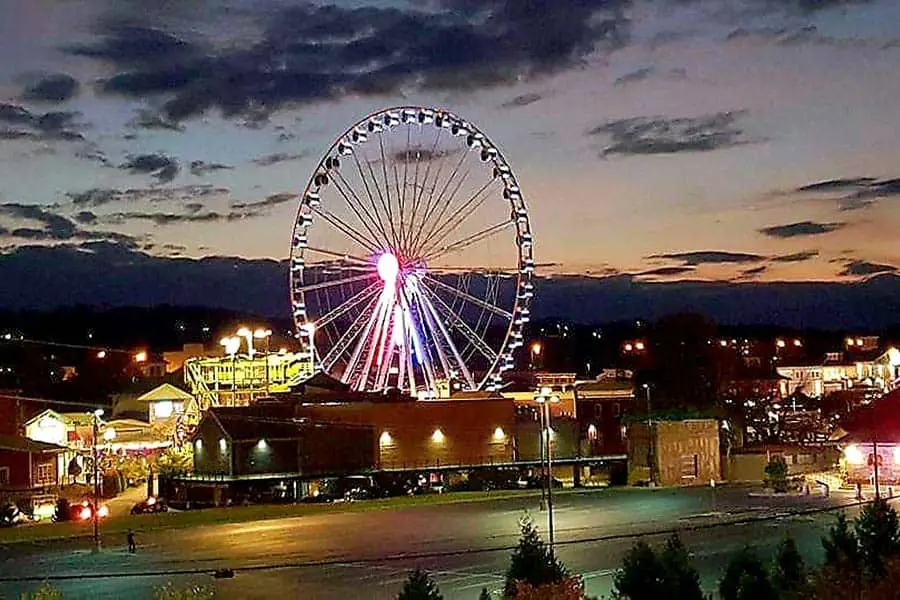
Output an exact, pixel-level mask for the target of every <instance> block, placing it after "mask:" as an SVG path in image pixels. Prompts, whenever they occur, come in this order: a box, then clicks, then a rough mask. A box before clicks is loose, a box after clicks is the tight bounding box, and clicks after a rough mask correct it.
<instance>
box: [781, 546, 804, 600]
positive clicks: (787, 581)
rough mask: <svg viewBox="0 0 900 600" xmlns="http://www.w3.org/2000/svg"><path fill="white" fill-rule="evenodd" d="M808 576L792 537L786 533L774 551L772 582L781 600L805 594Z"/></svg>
mask: <svg viewBox="0 0 900 600" xmlns="http://www.w3.org/2000/svg"><path fill="white" fill-rule="evenodd" d="M808 580H809V576H808V574H807V571H806V563H805V562H804V561H803V557H802V556H801V555H800V551H799V550H797V544H796V543H795V542H794V538H792V537H791V536H790V535H786V536H785V537H784V539H782V540H781V543H780V544H779V545H778V550H777V551H776V553H775V565H774V566H773V569H772V584H773V585H774V586H775V589H776V590H777V591H778V595H779V596H780V597H781V599H782V600H789V599H795V598H797V599H799V598H802V597H804V596H805V595H806V588H807V584H808Z"/></svg>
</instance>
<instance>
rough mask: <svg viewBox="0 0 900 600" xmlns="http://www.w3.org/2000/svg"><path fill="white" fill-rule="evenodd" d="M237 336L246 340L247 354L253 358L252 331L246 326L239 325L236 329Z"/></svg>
mask: <svg viewBox="0 0 900 600" xmlns="http://www.w3.org/2000/svg"><path fill="white" fill-rule="evenodd" d="M237 336H238V337H239V338H245V339H246V340H247V354H248V355H249V356H250V358H253V332H252V331H250V329H248V328H247V327H241V328H240V329H238V330H237Z"/></svg>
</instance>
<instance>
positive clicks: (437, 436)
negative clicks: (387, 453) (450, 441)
mask: <svg viewBox="0 0 900 600" xmlns="http://www.w3.org/2000/svg"><path fill="white" fill-rule="evenodd" d="M444 439H445V436H444V432H443V431H441V428H440V427H438V428H437V429H435V430H434V433H432V434H431V441H432V442H434V443H435V444H443V443H444Z"/></svg>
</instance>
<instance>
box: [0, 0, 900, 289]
mask: <svg viewBox="0 0 900 600" xmlns="http://www.w3.org/2000/svg"><path fill="white" fill-rule="evenodd" d="M2 6H3V14H4V18H3V19H2V20H0V56H2V57H3V59H2V62H0V234H2V237H0V244H2V246H3V247H4V251H5V252H11V251H14V250H15V249H16V248H17V247H20V246H23V245H67V246H73V245H75V246H85V247H86V248H90V246H91V244H95V243H96V242H97V241H98V240H112V241H116V242H118V243H120V244H123V245H126V246H128V247H130V248H133V249H135V250H146V251H148V252H149V253H150V254H155V255H160V256H187V257H203V256H211V255H220V256H242V257H246V258H275V259H283V258H285V257H287V255H288V253H289V247H290V235H291V230H292V227H293V220H294V216H295V213H296V209H297V201H296V198H295V197H294V195H293V194H296V193H297V192H299V191H300V190H302V188H303V187H304V186H305V185H306V182H307V180H308V178H309V177H310V175H311V173H312V170H313V169H314V168H315V166H316V164H317V162H318V160H319V159H320V158H321V156H322V153H323V152H324V151H325V149H327V147H328V146H329V145H330V143H331V142H332V140H333V139H334V138H335V137H336V136H337V135H338V134H339V133H341V132H343V131H344V129H346V127H347V126H349V125H350V124H352V123H353V122H355V121H357V120H358V119H359V118H361V117H362V116H364V115H365V114H367V113H368V112H371V111H374V110H378V109H381V108H384V107H388V106H392V105H399V104H414V105H424V106H441V107H446V108H448V109H450V110H452V111H454V112H456V113H458V114H460V115H461V116H463V117H465V118H467V119H470V120H471V121H472V122H474V123H476V124H477V125H479V126H480V127H481V128H482V129H483V130H484V131H485V132H486V133H487V134H488V135H489V136H490V137H491V139H492V140H493V141H494V142H495V143H496V144H497V145H498V146H499V148H500V149H501V151H502V152H503V153H504V155H505V156H506V158H507V160H508V161H509V162H510V164H511V166H512V167H513V169H514V171H515V172H516V173H517V175H518V177H519V179H520V182H521V184H522V189H523V192H524V193H525V197H526V201H527V203H528V205H529V209H530V211H531V216H532V226H533V230H534V234H535V240H536V244H535V257H536V260H537V261H538V263H540V264H545V265H546V266H545V267H544V268H543V269H542V270H541V271H540V272H541V273H542V274H553V273H579V274H594V275H598V276H601V275H611V274H621V273H628V274H632V275H639V277H640V278H645V279H648V280H671V279H712V280H721V279H729V280H744V281H775V280H779V281H783V280H788V281H796V280H846V281H849V280H854V279H858V278H861V277H865V276H868V275H872V274H875V273H883V272H893V271H895V270H896V267H898V266H900V233H898V232H900V204H898V200H900V179H898V178H900V101H898V99H900V68H898V66H900V37H898V34H897V27H896V24H897V23H900V2H897V1H896V0H880V1H878V0H873V1H870V2H865V1H856V2H842V1H840V0H697V1H690V0H653V1H644V2H640V1H638V2H630V1H627V0H607V1H603V0H409V1H406V2H402V1H399V0H380V1H378V0H372V1H370V2H361V1H358V0H345V1H331V2H312V3H294V2H287V1H278V0H270V1H249V0H227V1H226V0H223V1H209V2H205V1H203V0H190V1H186V0H172V1H169V2H166V1H159V2H147V1H145V0H141V1H137V0H134V1H132V0H109V1H100V0H97V1H93V2H89V1H62V0H58V1H54V0H3V1H2ZM485 225H488V224H485ZM486 260H487V259H486Z"/></svg>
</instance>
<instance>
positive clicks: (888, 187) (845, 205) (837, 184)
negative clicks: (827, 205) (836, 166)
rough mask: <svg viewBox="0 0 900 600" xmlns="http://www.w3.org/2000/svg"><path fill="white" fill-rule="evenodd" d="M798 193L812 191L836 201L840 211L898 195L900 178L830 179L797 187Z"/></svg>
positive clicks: (861, 207)
mask: <svg viewBox="0 0 900 600" xmlns="http://www.w3.org/2000/svg"><path fill="white" fill-rule="evenodd" d="M794 191H795V192H799V193H812V194H816V195H821V196H822V197H823V198H827V199H829V200H834V201H835V202H837V205H838V209H839V210H842V211H851V210H860V209H863V208H868V207H870V206H872V205H873V204H875V203H876V202H877V201H878V200H882V199H886V198H894V197H900V179H876V178H874V177H853V178H846V179H830V180H827V181H820V182H816V183H811V184H808V185H804V186H801V187H798V188H796V189H795V190H794Z"/></svg>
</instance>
